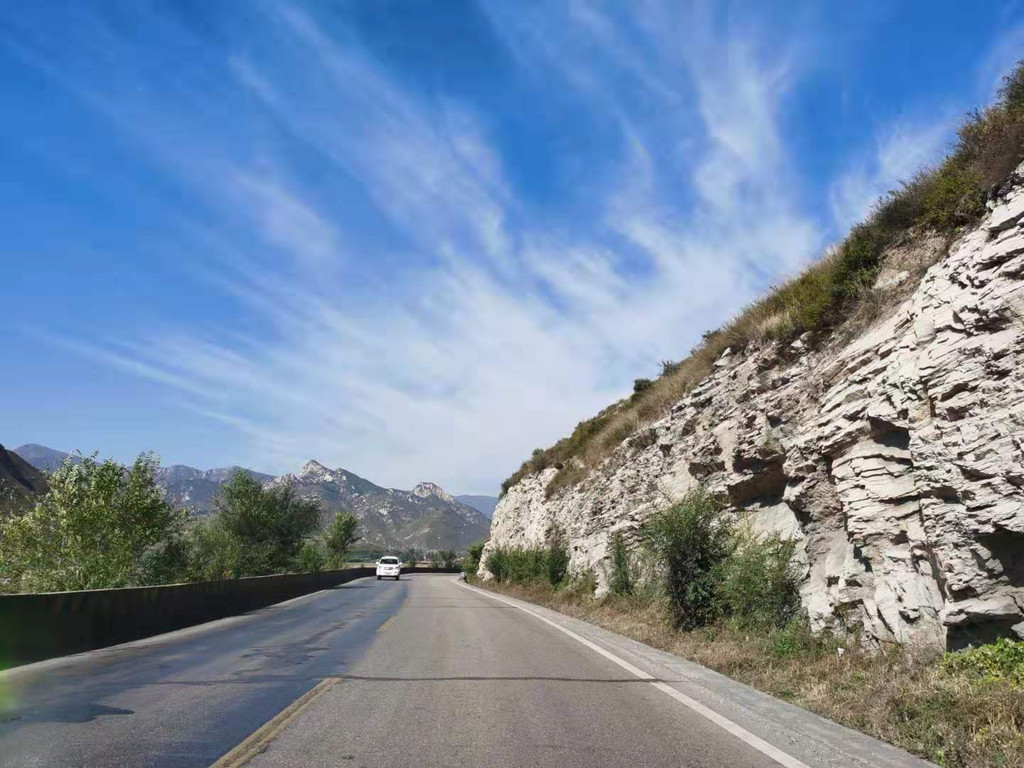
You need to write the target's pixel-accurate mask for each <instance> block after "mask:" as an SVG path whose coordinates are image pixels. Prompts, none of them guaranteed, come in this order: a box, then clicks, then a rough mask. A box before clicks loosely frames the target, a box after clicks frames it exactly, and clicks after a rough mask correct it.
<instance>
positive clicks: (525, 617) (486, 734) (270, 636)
mask: <svg viewBox="0 0 1024 768" xmlns="http://www.w3.org/2000/svg"><path fill="white" fill-rule="evenodd" d="M5 698H6V699H7V703H6V705H4V704H3V701H4V699H5ZM0 707H2V708H0V766H4V768H7V767H8V766H10V767H11V768H14V767H15V766H16V767H17V768H28V767H35V766H54V767H57V766H59V767H60V768H68V767H70V766H111V767H115V766H116V767H117V768H122V767H127V766H158V767H160V768H164V767H167V768H170V767H172V766H173V767H174V768H178V767H180V768H185V767H186V766H188V767H190V768H191V767H192V766H210V765H217V766H218V768H229V767H230V768H238V766H242V765H245V766H251V768H316V767H317V766H351V767H352V768H357V767H359V766H366V767H368V768H369V767H370V766H402V768H415V767H416V766H445V767H446V768H447V767H450V766H501V767H502V768H507V767H510V766H524V767H526V766H529V767H530V768H534V767H535V766H557V767H558V768H574V767H575V766H580V767H581V768H584V767H585V768H599V767H600V766H617V765H623V766H627V765H628V766H630V767H631V768H635V767H636V766H676V767H680V766H682V767H687V766H692V767H693V768H698V767H699V768H777V766H779V765H784V766H787V768H801V766H807V767H808V768H819V766H822V767H823V766H829V767H830V768H835V767H838V766H856V767H857V768H868V767H869V766H870V767H871V768H876V767H878V766H892V767H895V766H907V767H908V768H909V767H911V766H915V767H916V766H924V765H926V764H925V763H923V762H921V761H918V760H915V759H914V758H911V757H910V756H908V755H905V754H904V753H901V752H898V751H897V750H894V749H892V748H890V747H887V746H885V745H882V744H880V743H879V742H876V741H873V740H871V739H868V738H867V737H865V736H862V735H860V734H856V733H854V732H852V731H849V730H847V729H845V728H841V727H839V726H836V725H834V724H832V723H829V722H828V721H825V720H822V719H820V718H817V717H815V716H813V715H810V714H808V713H806V712H804V711H802V710H799V709H797V708H795V707H792V706H790V705H788V704H785V703H782V702H777V701H776V700H774V699H771V698H770V697H767V696H764V695H762V694H759V693H757V692H755V691H752V690H751V689H749V688H746V687H745V686H741V685H739V684H738V683H735V682H733V681H730V680H727V679H725V678H722V677H721V676H718V675H716V674H714V673H712V672H709V671H707V670H704V669H703V668H701V667H697V666H696V665H692V664H689V663H688V662H685V661H682V660H680V659H676V658H675V657H672V656H669V655H667V654H663V653H660V652H658V651H654V650H653V649H649V648H647V647H646V646H642V645H640V644H638V643H635V642H632V641H630V640H626V639H624V638H620V637H618V636H616V635H613V634H611V633H608V632H606V631H604V630H601V629H598V628H596V627H592V626H590V625H587V624H584V623H583V622H578V621H575V620H573V619H569V618H567V617H563V616H559V615H558V614H555V613H552V612H550V611H546V610H544V609H541V608H537V607H536V606H529V605H527V604H525V603H519V602H518V601H510V600H508V599H506V598H501V599H497V598H495V597H494V596H491V595H490V594H487V593H484V592H481V591H478V590H473V589H470V588H468V587H466V586H464V585H462V584H461V583H459V582H458V581H457V579H456V578H455V577H453V576H451V575H428V574H416V575H411V576H407V577H405V578H404V579H403V580H401V581H399V582H393V581H376V580H374V579H361V580H359V581H355V582H351V583H349V584H345V585H342V586H340V587H336V588H334V589H329V590H325V591H323V592H319V593H317V594H315V595H308V596H305V597H301V598H298V599H296V600H292V601H289V602H288V603H282V604H280V605H277V606H273V607H271V608H267V609H263V610H260V611H256V612H254V613H252V614H248V615H246V616H243V617H236V618H232V619H224V620H221V621H218V622H212V623H211V624H207V625H203V626H201V627H198V628H192V629H187V630H181V631H179V632H174V633H170V634H168V635H161V636H158V637H156V638H151V639H149V640H144V641H139V642H136V643H130V644H127V645H124V646H118V647H116V648H112V649H106V650H101V651H93V652H90V653H88V654H82V655H80V656H76V657H68V658H66V659H57V660H51V661H47V662H41V663H40V664H35V665H30V666H28V667H24V668H19V669H15V670H11V671H9V672H7V673H5V674H4V675H2V676H0Z"/></svg>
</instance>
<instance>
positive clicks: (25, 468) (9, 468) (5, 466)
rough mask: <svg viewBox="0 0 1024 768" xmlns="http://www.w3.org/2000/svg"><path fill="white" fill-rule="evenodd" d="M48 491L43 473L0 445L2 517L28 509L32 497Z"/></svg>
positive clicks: (0, 505) (0, 501)
mask: <svg viewBox="0 0 1024 768" xmlns="http://www.w3.org/2000/svg"><path fill="white" fill-rule="evenodd" d="M46 490H47V486H46V478H45V477H44V476H43V473H42V472H40V471H39V470H38V469H36V468H35V467H33V466H32V465H31V464H29V463H28V462H27V461H25V460H24V459H23V458H21V456H19V455H18V454H17V453H15V452H14V451H8V450H6V449H5V448H4V447H3V446H2V445H0V515H3V514H4V513H5V512H10V511H13V510H16V509H22V508H24V507H26V506H27V505H28V504H29V502H30V500H31V498H32V496H34V495H36V494H39V493H46Z"/></svg>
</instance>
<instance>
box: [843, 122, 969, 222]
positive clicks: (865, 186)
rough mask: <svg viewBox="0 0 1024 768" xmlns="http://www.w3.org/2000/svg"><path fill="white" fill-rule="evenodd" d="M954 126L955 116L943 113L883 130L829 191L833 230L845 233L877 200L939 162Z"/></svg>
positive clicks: (896, 124) (862, 217)
mask: <svg viewBox="0 0 1024 768" xmlns="http://www.w3.org/2000/svg"><path fill="white" fill-rule="evenodd" d="M955 124H956V123H955V116H954V115H953V114H952V113H951V112H950V111H948V110H947V111H946V113H945V114H944V115H943V116H941V117H938V118H933V119H931V120H929V121H920V122H913V121H909V120H901V121H898V122H896V123H894V124H892V125H889V126H886V127H885V128H883V129H882V131H881V132H880V133H879V134H878V135H877V136H876V137H875V143H874V146H873V147H872V149H871V150H870V151H869V152H866V153H864V155H863V156H861V157H860V158H859V159H858V160H857V161H856V162H855V163H853V164H852V165H851V166H850V168H849V169H848V170H847V171H846V172H845V173H844V174H843V175H842V176H840V177H839V179H837V180H836V182H835V183H834V184H833V186H832V189H831V190H830V191H829V205H830V207H831V210H832V216H833V219H834V220H835V223H836V227H837V228H838V229H839V230H840V231H841V232H846V231H847V230H848V229H849V228H850V227H852V226H853V225H854V224H856V223H857V222H859V221H861V220H863V219H864V218H865V216H866V215H867V214H868V212H869V211H870V210H871V208H872V206H874V204H875V202H876V201H877V200H878V199H879V197H881V196H882V195H884V194H886V193H887V192H889V191H890V190H892V189H895V188H896V187H897V186H898V185H899V183H900V182H901V181H909V180H910V179H912V178H913V177H914V174H916V173H917V172H918V171H920V170H921V169H922V168H926V167H928V166H930V165H934V164H935V163H936V162H937V161H938V160H940V159H941V158H942V157H943V155H944V154H945V150H946V149H947V147H948V145H949V142H950V139H951V137H952V134H953V130H954V127H955Z"/></svg>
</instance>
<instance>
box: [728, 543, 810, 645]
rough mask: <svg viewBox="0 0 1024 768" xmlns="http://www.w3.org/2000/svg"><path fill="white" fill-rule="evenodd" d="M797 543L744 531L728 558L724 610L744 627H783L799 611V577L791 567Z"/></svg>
mask: <svg viewBox="0 0 1024 768" xmlns="http://www.w3.org/2000/svg"><path fill="white" fill-rule="evenodd" d="M795 551H796V542H794V541H792V540H785V539H782V538H780V537H779V536H776V535H773V536H765V537H757V536H756V535H754V534H753V533H751V532H749V531H748V532H745V533H744V534H743V535H741V536H739V537H738V542H737V546H736V547H735V548H734V549H733V551H732V552H731V553H730V554H729V556H728V557H727V558H726V559H725V562H724V564H723V567H722V582H721V584H720V586H719V599H720V607H721V610H722V612H723V613H724V614H725V615H726V616H729V617H730V618H731V619H732V620H733V621H735V622H736V623H737V624H738V625H739V626H741V627H743V628H762V629H768V628H781V627H784V626H786V625H787V624H788V623H789V622H790V620H792V619H793V618H794V617H795V616H796V615H797V614H798V612H799V610H800V591H799V577H798V575H797V574H796V573H795V571H794V569H793V567H792V560H793V553H794V552H795Z"/></svg>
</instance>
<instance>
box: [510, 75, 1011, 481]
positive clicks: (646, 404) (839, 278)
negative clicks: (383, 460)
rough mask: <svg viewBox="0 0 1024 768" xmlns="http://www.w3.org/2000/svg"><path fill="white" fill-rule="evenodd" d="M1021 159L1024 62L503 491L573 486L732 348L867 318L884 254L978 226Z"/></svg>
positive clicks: (814, 339)
mask: <svg viewBox="0 0 1024 768" xmlns="http://www.w3.org/2000/svg"><path fill="white" fill-rule="evenodd" d="M1022 161H1024V62H1022V64H1020V65H1018V67H1017V69H1016V70H1014V71H1013V72H1012V73H1011V74H1010V75H1008V76H1007V77H1006V79H1005V81H1004V83H1003V87H1002V89H1001V90H1000V91H999V95H998V98H997V100H996V102H995V103H994V104H993V105H991V106H990V107H988V108H986V109H984V110H981V111H976V112H973V113H971V114H969V115H968V116H967V117H966V118H965V119H964V121H963V123H962V124H961V126H960V130H959V132H958V135H957V140H956V142H955V143H954V145H953V147H952V150H951V152H950V154H949V156H948V157H947V158H946V159H945V160H944V161H942V162H941V163H940V164H939V165H937V166H936V167H934V168H929V169H925V170H922V171H921V172H920V173H918V174H917V175H916V176H914V177H913V178H912V179H909V180H907V181H905V182H904V183H903V184H901V185H900V187H899V188H898V189H895V190H893V191H891V192H889V193H888V194H887V195H885V196H884V197H882V198H881V199H880V200H879V201H878V202H877V204H876V205H875V208H874V210H873V211H872V212H871V214H870V215H869V216H868V218H867V220H865V221H864V222H862V223H860V224H858V225H856V226H855V227H853V229H851V230H850V232H849V234H848V235H847V236H846V238H845V239H844V240H843V241H842V242H841V243H840V244H839V245H838V246H836V247H834V248H832V249H830V250H829V251H828V252H827V253H826V254H825V255H824V256H823V257H822V258H821V260H819V261H818V262H816V263H815V264H813V265H812V266H811V267H810V268H808V269H807V270H806V271H805V272H804V273H803V274H801V275H799V276H797V277H795V278H793V279H791V280H789V281H787V282H785V283H782V284H781V285H778V286H776V287H775V288H773V289H772V290H771V291H769V293H768V295H766V296H765V297H764V298H762V299H760V300H758V301H756V302H754V303H753V304H751V305H750V306H748V307H746V308H744V309H743V310H742V311H740V313H739V314H738V315H737V316H736V317H735V318H734V319H733V320H732V321H730V322H729V323H727V324H726V325H724V326H723V327H721V328H719V329H718V330H715V331H710V332H708V333H705V334H704V336H703V337H702V339H701V341H700V343H699V344H698V345H697V346H696V348H694V349H693V351H692V352H691V353H690V355H689V356H688V357H686V358H685V359H683V360H680V361H664V362H663V363H662V364H661V374H660V375H659V376H658V377H657V378H656V379H654V380H651V379H646V378H641V379H637V380H636V381H635V382H634V386H633V394H632V395H631V396H629V397H628V398H625V399H623V400H620V401H619V402H617V403H614V404H613V405H611V406H609V407H608V408H606V409H605V410H603V411H602V412H601V413H599V414H598V415H597V416H595V417H593V418H592V419H588V420H586V421H582V422H580V423H579V424H578V425H577V426H576V429H575V430H574V431H573V433H572V434H571V435H570V436H569V437H566V438H563V439H562V440H559V441H558V442H557V443H555V444H554V445H553V446H551V447H549V448H538V449H536V450H535V451H534V452H533V454H532V455H531V456H530V458H529V459H527V460H526V461H525V462H524V463H523V465H522V466H521V467H520V468H519V469H518V470H517V471H516V472H515V473H514V474H513V475H512V476H511V477H509V478H508V479H507V480H505V481H504V482H503V483H502V486H501V492H502V494H503V495H504V493H506V492H507V491H508V489H509V488H511V487H512V486H514V485H515V484H516V483H518V482H519V481H520V480H521V479H522V478H524V477H527V476H529V475H533V474H536V473H538V472H541V471H543V470H545V469H547V468H549V467H555V468H557V469H558V472H557V474H556V475H555V476H554V478H553V479H552V480H551V481H550V483H549V485H548V487H547V494H548V496H551V495H554V494H555V493H558V492H559V491H561V490H562V489H565V488H568V487H571V486H573V485H576V484H577V483H579V482H580V481H582V480H583V478H584V477H586V475H587V473H588V472H589V470H590V469H591V468H593V467H594V466H596V465H597V464H598V463H600V461H601V460H602V459H603V458H604V457H605V456H607V455H608V454H609V453H610V452H611V451H612V450H614V449H615V448H616V447H617V446H618V445H619V444H621V443H622V442H623V441H624V440H625V439H626V438H628V437H630V436H631V435H634V433H638V432H640V431H641V430H642V429H643V427H645V426H646V425H647V424H650V423H651V422H654V421H656V420H658V419H659V418H661V417H662V416H664V415H665V414H666V413H667V411H668V409H669V408H670V407H671V405H672V404H673V403H675V402H677V401H678V400H680V399H681V398H682V397H683V396H685V395H686V393H688V392H689V391H690V390H691V389H692V388H693V387H694V386H696V384H698V383H699V382H700V381H701V380H702V379H704V378H705V377H706V376H707V375H708V374H709V373H710V372H711V370H712V368H713V365H714V363H715V361H716V360H718V359H719V358H720V357H721V356H722V354H723V353H724V352H725V351H726V350H731V351H732V352H734V353H739V352H742V351H743V350H745V349H746V348H747V347H749V346H751V345H752V344H755V343H759V342H766V341H773V340H777V341H789V340H792V339H795V338H797V337H799V336H802V335H804V334H808V336H807V342H808V344H809V345H812V346H813V345H817V344H821V343H823V342H824V341H826V340H827V339H828V338H829V337H830V336H831V335H832V334H833V332H834V331H835V330H836V329H837V328H839V327H840V326H841V325H842V324H844V322H852V323H855V324H856V323H861V324H862V323H864V322H866V321H869V320H870V319H871V318H872V317H873V316H874V313H875V311H877V309H878V305H879V304H881V303H882V302H883V296H882V293H881V292H879V291H877V290H875V289H874V288H873V287H872V286H873V285H874V282H875V278H876V277H877V276H878V272H879V270H880V268H881V266H882V262H883V255H884V254H885V252H886V251H887V250H888V249H890V248H892V247H893V246H896V245H899V244H902V243H905V242H909V241H911V240H912V239H914V238H915V237H916V236H922V235H925V234H932V235H934V234H938V235H941V236H945V237H946V238H948V239H952V238H953V237H955V236H956V235H957V234H958V233H959V232H961V231H962V230H963V229H964V228H965V227H969V226H972V225H974V224H976V223H977V222H978V221H979V219H980V218H981V217H982V215H983V214H984V213H985V202H986V199H987V198H988V197H989V196H990V195H991V194H993V193H994V192H995V191H997V190H998V189H999V187H1000V186H1001V185H1002V184H1004V183H1005V182H1006V181H1007V179H1008V178H1009V176H1010V175H1011V174H1012V173H1013V171H1014V169H1015V168H1016V167H1017V166H1018V165H1019V164H1020V163H1021V162H1022ZM634 439H635V438H634Z"/></svg>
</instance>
